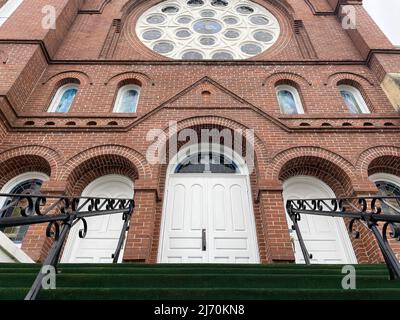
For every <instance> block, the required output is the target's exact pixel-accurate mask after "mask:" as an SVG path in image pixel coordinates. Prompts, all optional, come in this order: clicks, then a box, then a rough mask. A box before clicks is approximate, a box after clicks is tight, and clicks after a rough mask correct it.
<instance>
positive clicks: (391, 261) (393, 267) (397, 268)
mask: <svg viewBox="0 0 400 320" xmlns="http://www.w3.org/2000/svg"><path fill="white" fill-rule="evenodd" d="M368 227H369V228H370V229H371V231H372V233H373V234H374V236H375V238H376V240H377V241H378V245H379V249H380V250H381V252H382V255H383V258H384V259H385V262H386V265H387V268H388V270H389V276H390V280H400V263H399V261H398V259H397V257H396V255H395V254H394V252H393V250H392V249H391V248H390V246H389V245H388V242H387V239H386V236H383V237H382V235H381V232H380V231H379V228H378V226H377V225H376V224H375V223H372V222H370V223H369V226H368ZM386 227H387V226H384V229H386ZM382 233H383V234H384V235H385V234H386V230H383V232H382Z"/></svg>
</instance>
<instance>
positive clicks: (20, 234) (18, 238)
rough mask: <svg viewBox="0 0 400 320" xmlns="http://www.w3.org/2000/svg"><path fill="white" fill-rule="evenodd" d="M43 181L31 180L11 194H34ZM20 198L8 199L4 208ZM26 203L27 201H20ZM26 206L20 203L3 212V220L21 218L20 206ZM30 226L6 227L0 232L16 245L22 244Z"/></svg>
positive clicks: (18, 186) (23, 183)
mask: <svg viewBox="0 0 400 320" xmlns="http://www.w3.org/2000/svg"><path fill="white" fill-rule="evenodd" d="M42 183H43V181H42V180H39V179H30V180H26V181H24V182H21V183H19V184H18V185H17V186H15V187H14V188H13V189H12V190H11V191H10V192H9V193H11V194H34V193H36V192H37V191H38V190H39V189H40V187H41V186H42ZM17 200H18V198H14V197H10V198H8V199H7V200H6V201H5V203H4V205H3V208H6V207H7V206H9V205H10V204H11V203H13V202H15V201H17ZM20 201H26V200H20ZM25 205H26V204H24V203H21V202H19V203H18V205H13V206H11V207H10V208H8V209H7V210H5V211H2V212H1V218H5V217H14V216H15V217H20V216H21V215H20V208H19V207H20V206H25ZM28 227H29V226H20V227H6V228H1V229H0V231H1V232H3V233H4V234H5V235H6V236H7V237H8V238H9V239H10V240H11V241H13V242H14V243H17V244H18V243H21V242H22V240H23V238H24V236H25V234H26V232H27V231H28Z"/></svg>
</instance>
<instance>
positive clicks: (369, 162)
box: [357, 146, 400, 179]
mask: <svg viewBox="0 0 400 320" xmlns="http://www.w3.org/2000/svg"><path fill="white" fill-rule="evenodd" d="M357 169H358V172H359V175H360V176H361V177H363V178H365V179H367V178H368V177H369V176H370V175H372V174H374V173H378V172H383V173H391V174H394V175H397V176H400V147H394V146H376V147H372V148H369V149H367V150H365V151H363V152H362V153H361V154H360V156H359V157H358V160H357Z"/></svg>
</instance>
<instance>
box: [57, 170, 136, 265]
mask: <svg viewBox="0 0 400 320" xmlns="http://www.w3.org/2000/svg"><path fill="white" fill-rule="evenodd" d="M82 196H87V197H101V198H122V199H132V197H133V183H132V181H131V180H129V179H128V178H126V177H123V176H119V175H107V176H104V177H101V178H99V179H96V180H95V181H94V182H92V183H91V184H89V185H88V187H86V188H85V190H84V191H83V193H82ZM83 211H85V210H83ZM86 221H87V226H88V230H87V235H86V237H85V238H83V239H81V238H79V230H80V229H82V228H83V224H82V222H81V221H79V222H78V223H77V224H76V225H75V226H74V227H73V228H72V229H71V231H70V234H69V236H68V240H67V242H66V245H65V249H64V253H63V256H62V259H61V262H64V263H111V262H112V260H113V259H112V254H113V253H114V252H115V249H116V248H117V245H118V240H119V237H120V234H121V230H122V226H123V223H124V221H123V220H122V213H118V214H112V215H103V216H98V217H90V218H87V219H86ZM122 256H123V252H121V254H120V260H122Z"/></svg>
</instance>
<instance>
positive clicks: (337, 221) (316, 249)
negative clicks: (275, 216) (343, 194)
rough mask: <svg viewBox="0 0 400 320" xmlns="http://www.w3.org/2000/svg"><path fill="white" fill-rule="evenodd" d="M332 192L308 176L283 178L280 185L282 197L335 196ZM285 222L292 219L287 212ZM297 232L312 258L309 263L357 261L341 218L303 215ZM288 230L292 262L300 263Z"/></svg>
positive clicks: (292, 232)
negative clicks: (294, 259) (293, 254)
mask: <svg viewBox="0 0 400 320" xmlns="http://www.w3.org/2000/svg"><path fill="white" fill-rule="evenodd" d="M335 197H336V196H335V193H334V192H333V191H332V189H331V188H330V187H329V186H328V185H327V184H326V183H324V182H323V181H321V180H319V179H317V178H314V177H310V176H296V177H293V178H289V179H287V180H286V181H285V182H284V184H283V198H284V202H285V203H286V201H287V200H289V199H317V198H335ZM287 219H288V224H289V226H292V221H291V220H290V218H289V216H288V215H287ZM299 227H300V231H301V233H302V236H303V238H304V242H305V245H306V247H307V250H308V252H309V253H310V254H312V256H313V258H312V259H311V262H312V263H320V264H350V263H357V259H356V256H355V254H354V250H353V247H352V244H351V241H350V238H349V236H348V233H347V230H346V226H345V224H344V221H343V219H342V218H333V217H323V216H311V215H305V214H303V215H302V216H301V221H299ZM290 231H291V236H292V237H293V239H294V253H295V258H296V263H304V257H303V254H302V252H301V248H300V245H299V243H298V241H297V237H296V234H295V233H294V231H292V230H290Z"/></svg>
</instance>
